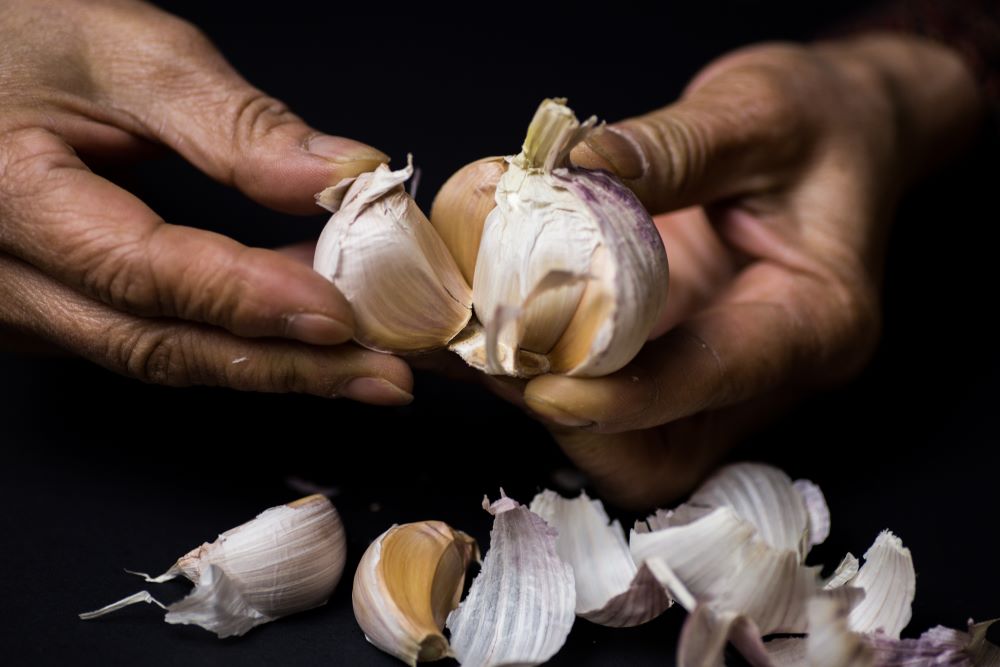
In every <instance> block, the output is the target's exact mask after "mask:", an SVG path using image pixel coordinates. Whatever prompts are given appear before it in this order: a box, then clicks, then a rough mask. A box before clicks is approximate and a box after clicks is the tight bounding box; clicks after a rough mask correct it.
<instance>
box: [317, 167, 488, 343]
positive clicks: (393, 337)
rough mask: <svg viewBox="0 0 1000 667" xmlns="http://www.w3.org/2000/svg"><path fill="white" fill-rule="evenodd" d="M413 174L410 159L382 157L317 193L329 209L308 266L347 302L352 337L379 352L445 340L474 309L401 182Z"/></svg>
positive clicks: (438, 240)
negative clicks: (402, 163)
mask: <svg viewBox="0 0 1000 667" xmlns="http://www.w3.org/2000/svg"><path fill="white" fill-rule="evenodd" d="M412 174H413V164H412V160H410V161H409V164H407V166H406V167H405V168H403V169H399V170H397V171H391V170H390V169H389V167H388V166H386V165H384V164H382V165H379V166H378V168H377V169H376V170H375V171H374V172H369V173H364V174H361V175H360V176H357V177H355V178H349V179H345V180H343V181H341V182H340V183H338V184H337V185H335V186H333V187H330V188H327V189H326V190H324V191H323V192H321V193H319V194H318V195H316V201H317V203H318V204H319V205H320V206H322V207H323V208H325V209H327V210H328V211H330V212H332V213H333V216H332V217H331V218H330V221H329V222H328V223H327V225H326V227H324V229H323V232H322V234H321V235H320V238H319V241H318V243H317V245H316V254H315V256H314V259H313V268H314V269H315V270H316V271H317V272H319V273H320V274H322V275H323V276H324V277H326V278H327V279H329V280H331V281H332V282H333V284H334V285H336V286H337V289H339V290H340V291H341V293H343V295H344V296H345V297H347V300H348V301H349V302H350V303H351V306H352V308H353V310H354V321H355V340H356V341H357V342H358V343H360V344H361V345H364V346H365V347H367V348H370V349H373V350H377V351H380V352H395V353H410V352H421V351H424V350H433V349H436V348H440V347H443V346H445V345H446V344H447V343H448V342H449V341H450V340H451V339H452V338H454V337H455V335H456V334H457V333H458V332H459V331H461V330H462V329H463V328H464V327H465V325H466V324H467V323H468V321H469V319H470V317H471V316H472V310H471V308H472V295H471V290H470V289H469V285H468V283H467V282H466V280H465V278H463V277H462V273H461V271H459V268H458V266H457V265H456V264H455V260H454V259H452V256H451V254H450V253H449V252H448V249H447V248H446V247H445V245H444V243H443V242H442V241H441V238H440V237H439V236H438V233H437V232H436V231H435V230H434V228H433V227H432V226H431V224H430V222H429V221H428V220H427V218H426V217H425V216H424V214H423V213H422V212H421V211H420V209H419V208H418V207H417V205H416V203H415V202H414V201H413V198H412V197H411V196H410V195H409V194H408V193H407V192H406V191H405V190H404V188H403V183H404V182H405V181H406V180H407V179H408V178H410V176H412Z"/></svg>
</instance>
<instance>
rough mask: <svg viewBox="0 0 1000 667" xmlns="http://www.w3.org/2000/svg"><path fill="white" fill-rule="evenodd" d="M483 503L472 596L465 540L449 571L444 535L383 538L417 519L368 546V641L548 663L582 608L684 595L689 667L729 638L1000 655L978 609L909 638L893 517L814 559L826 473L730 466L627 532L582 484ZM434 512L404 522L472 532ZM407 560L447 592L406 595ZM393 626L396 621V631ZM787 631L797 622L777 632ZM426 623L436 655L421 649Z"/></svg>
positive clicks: (848, 650)
mask: <svg viewBox="0 0 1000 667" xmlns="http://www.w3.org/2000/svg"><path fill="white" fill-rule="evenodd" d="M483 505H484V508H486V509H487V510H488V511H489V512H491V513H492V514H493V515H494V517H495V518H494V526H493V531H492V533H491V544H490V549H489V551H488V552H487V553H486V558H485V560H484V562H483V567H482V571H481V572H480V574H479V575H478V576H477V577H476V579H475V580H474V581H473V583H472V587H471V589H470V591H469V594H468V596H467V597H466V599H465V600H464V601H463V602H461V603H460V602H459V600H458V596H457V595H454V594H455V593H456V592H460V591H461V589H462V585H463V583H464V577H465V567H464V566H465V565H468V563H469V561H470V558H469V557H468V553H471V552H469V551H468V549H470V547H464V548H465V549H466V551H465V553H466V556H465V557H464V558H457V557H453V558H452V563H453V565H452V566H451V567H449V568H446V574H445V575H444V576H443V577H442V576H441V575H439V574H437V571H438V568H437V563H438V560H436V559H437V558H439V555H438V553H439V552H440V549H430V550H427V549H424V550H420V549H418V550H415V551H410V552H409V553H410V555H411V556H413V557H416V558H420V557H419V556H417V555H416V554H417V553H420V552H426V553H427V554H428V556H427V558H428V560H427V562H418V563H414V562H413V560H412V559H410V560H409V561H407V560H405V559H404V558H403V557H402V555H401V553H400V554H397V555H396V556H390V555H388V553H387V552H386V550H384V546H385V538H386V537H387V536H389V535H391V534H392V531H393V530H400V529H405V528H407V526H401V527H394V528H393V529H390V531H388V532H387V533H386V534H384V535H383V536H381V537H380V538H379V539H378V540H376V541H375V542H374V543H373V544H372V546H371V547H369V550H368V552H367V553H366V554H365V557H364V559H363V560H362V563H363V564H365V563H368V564H371V563H378V564H379V566H380V567H381V568H382V571H381V573H379V572H376V571H375V570H374V569H373V568H371V567H368V568H359V570H358V574H357V575H356V577H355V584H354V585H355V613H356V616H357V619H358V622H359V624H360V625H361V627H362V629H363V630H364V632H365V634H366V636H367V637H368V639H369V641H371V642H372V643H373V644H375V645H376V646H378V647H379V648H381V649H382V650H384V651H387V652H389V653H391V654H393V655H396V656H397V657H399V658H400V659H402V660H403V661H404V662H406V663H407V664H410V665H414V664H416V662H418V661H422V660H425V659H437V658H440V657H445V656H450V657H455V658H456V659H457V660H458V661H459V662H460V663H461V664H463V665H474V666H476V667H493V666H497V667H498V666H500V665H511V664H517V665H537V664H541V663H543V662H545V661H546V660H548V659H549V658H551V657H552V656H553V655H554V654H555V653H556V652H557V651H558V650H559V648H560V647H561V646H562V645H563V643H564V642H565V640H566V638H567V636H568V635H569V632H570V629H571V626H572V622H573V616H574V614H575V615H578V616H581V617H583V618H585V619H587V620H590V621H591V622H594V623H599V624H602V625H607V626H613V627H623V626H630V625H637V624H640V623H645V622H647V621H649V620H652V619H653V618H655V617H657V616H658V615H659V614H661V613H662V612H663V611H664V610H666V609H667V608H668V607H669V606H670V605H671V604H672V603H673V602H676V603H677V604H678V605H680V606H682V607H684V608H685V609H686V610H687V611H688V612H689V615H688V617H687V619H686V621H685V623H684V627H683V630H682V632H681V638H680V643H679V646H678V652H677V664H678V665H679V666H680V667H720V666H721V665H723V664H724V663H723V653H724V650H725V647H726V645H727V644H728V643H732V644H733V645H734V646H735V647H736V648H737V649H738V650H739V651H740V652H741V653H742V654H743V655H744V657H745V658H746V659H747V660H748V661H749V662H750V663H751V664H753V665H755V666H756V667H793V666H794V667H889V666H893V667H897V666H898V667H922V666H928V667H929V666H930V665H944V664H947V665H961V666H963V667H1000V649H998V648H997V647H996V646H994V645H992V644H990V643H989V642H988V641H986V631H987V629H988V628H989V627H990V625H991V624H992V623H993V621H988V622H985V623H979V624H973V623H972V622H971V621H970V626H969V629H968V632H962V631H957V630H951V629H948V628H943V627H940V626H939V627H936V628H933V629H931V630H929V631H927V632H925V633H924V634H923V635H921V636H920V637H919V638H917V639H901V638H900V633H901V631H902V630H903V629H904V627H905V626H906V625H907V623H908V622H909V620H910V607H911V604H912V602H913V598H914V594H915V581H916V580H915V572H914V568H913V561H912V558H911V555H910V552H909V550H908V549H906V548H905V547H904V546H903V544H902V542H901V541H900V540H899V538H897V537H896V536H894V535H893V534H892V533H890V532H889V531H883V532H882V533H880V534H879V535H878V537H877V538H876V540H875V542H874V544H873V545H872V546H871V548H869V549H868V551H867V552H866V553H865V555H864V563H863V564H861V563H860V562H859V561H858V559H856V558H854V556H852V555H851V554H847V555H846V556H845V557H844V559H843V560H842V561H841V563H840V565H839V566H838V567H837V568H836V570H835V571H834V573H833V574H832V575H831V576H830V577H828V578H826V579H822V578H821V577H820V568H819V567H818V566H809V565H806V564H805V560H806V557H807V556H808V554H809V551H810V550H811V548H812V547H813V546H815V545H816V544H819V543H821V542H823V541H824V540H825V539H826V537H827V535H828V534H829V529H830V514H829V510H828V508H827V505H826V502H825V500H824V498H823V494H822V492H821V491H820V489H819V488H818V487H817V486H816V485H815V484H812V483H811V482H809V481H806V480H799V481H796V482H792V480H791V479H789V478H788V476H787V475H785V474H784V473H783V472H782V471H780V470H778V469H776V468H773V467H771V466H767V465H762V464H753V463H742V464H734V465H730V466H727V467H725V468H723V469H721V470H720V471H718V472H717V473H716V474H715V475H714V476H713V477H711V478H710V479H709V480H707V481H706V482H705V483H704V484H703V485H702V486H701V487H700V488H699V489H698V490H697V491H696V492H695V493H694V494H693V495H692V497H691V498H690V500H689V501H688V502H686V503H684V504H682V505H680V506H678V507H676V508H674V509H672V510H660V511H658V512H656V513H655V514H653V515H651V516H649V517H647V518H646V520H644V521H639V522H636V525H635V527H634V528H633V530H632V531H631V535H630V537H629V539H628V541H626V540H625V537H624V531H623V530H622V527H621V525H620V524H619V523H618V522H617V521H613V522H612V521H609V518H608V516H607V514H606V512H605V511H604V508H603V506H602V505H601V503H600V501H597V500H591V499H590V498H588V497H587V496H586V494H582V495H581V496H580V497H578V498H575V499H566V498H562V497H560V496H559V495H558V494H556V493H554V492H552V491H543V492H542V493H539V494H538V495H537V496H536V497H535V498H534V499H533V501H532V502H531V505H530V508H528V507H524V506H523V505H519V504H518V503H517V502H515V501H514V500H512V499H510V498H508V497H506V496H504V495H503V492H502V491H501V498H500V499H499V500H497V501H496V502H494V503H490V502H489V501H488V500H484V504H483ZM425 524H427V525H428V526H429V525H430V524H435V525H436V526H439V527H435V528H433V529H429V528H422V527H421V526H422V525H423V524H408V526H410V527H411V528H409V530H412V531H414V532H415V533H419V534H426V535H429V536H430V539H431V541H438V542H440V543H441V544H445V545H454V544H455V540H456V539H457V538H456V536H462V538H461V539H462V540H466V539H468V538H467V536H464V534H463V533H460V532H458V531H455V530H454V529H452V528H450V527H447V526H445V524H440V523H439V522H425ZM440 526H444V527H445V528H446V530H442V529H441V528H440ZM439 536H443V537H439ZM466 544H467V543H466ZM407 568H413V570H412V571H414V572H416V573H424V574H422V575H420V580H419V581H415V582H410V584H409V585H408V590H409V591H410V592H411V593H412V592H413V591H420V590H423V591H431V590H436V591H438V596H437V598H435V599H433V600H432V599H431V598H427V597H425V598H424V599H420V600H414V599H413V598H412V597H410V598H407V599H406V600H405V604H401V599H400V598H399V595H400V593H399V592H398V587H397V592H396V593H393V592H391V591H390V589H391V588H392V587H391V586H390V585H388V584H387V582H386V578H388V577H391V576H398V575H399V573H400V572H404V571H406V570H407ZM390 573H396V574H395V575H392V574H390ZM427 573H434V574H433V576H428V574H427ZM359 591H360V592H359ZM359 600H360V601H361V602H360V604H359ZM406 607H409V608H416V609H423V610H427V609H433V610H434V613H433V618H434V621H433V623H432V624H428V623H427V619H428V618H430V615H429V614H428V613H427V612H426V611H425V612H422V613H423V616H422V618H421V619H418V618H416V616H410V615H409V613H408V612H407V611H406ZM449 610H451V611H450V613H448V612H449ZM445 617H446V618H445ZM390 627H391V628H396V629H397V631H396V633H395V634H393V633H387V632H385V629H386V628H390ZM445 627H447V628H448V630H449V631H450V633H451V640H450V643H449V642H448V640H446V639H445V638H444V628H445ZM776 634H781V635H796V636H791V637H788V636H785V637H782V638H778V639H769V640H768V639H766V638H767V637H768V636H769V635H776ZM427 637H432V638H433V641H432V642H431V644H432V645H433V647H434V651H433V653H432V654H424V653H422V652H421V650H420V647H421V646H423V645H424V642H425V641H426V638H427Z"/></svg>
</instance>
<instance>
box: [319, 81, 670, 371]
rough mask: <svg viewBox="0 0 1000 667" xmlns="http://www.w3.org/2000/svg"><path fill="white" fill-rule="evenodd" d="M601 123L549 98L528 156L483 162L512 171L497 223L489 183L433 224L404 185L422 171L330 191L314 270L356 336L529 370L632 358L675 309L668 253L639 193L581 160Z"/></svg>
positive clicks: (390, 346) (499, 190)
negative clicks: (343, 303) (574, 162)
mask: <svg viewBox="0 0 1000 667" xmlns="http://www.w3.org/2000/svg"><path fill="white" fill-rule="evenodd" d="M595 124H596V119H595V118H593V117H592V118H590V119H588V120H587V121H586V122H584V123H582V124H581V123H580V122H579V121H578V120H577V118H576V116H575V115H574V114H573V112H572V111H571V110H570V109H569V108H568V107H566V105H565V100H545V101H544V102H542V104H541V106H540V107H539V108H538V111H537V112H536V113H535V116H534V118H533V119H532V121H531V124H530V126H529V128H528V133H527V138H526V139H525V142H524V146H523V150H522V151H521V153H519V154H518V155H515V156H511V157H509V158H507V159H506V160H505V161H503V162H497V161H495V160H491V161H485V162H483V161H481V162H479V163H474V165H471V166H472V167H474V168H475V170H476V173H477V174H478V173H483V174H484V175H485V174H488V176H489V177H490V178H495V177H496V176H497V175H498V171H499V172H502V175H500V176H499V183H498V184H497V185H496V188H495V192H494V193H493V201H494V204H495V205H494V206H493V208H492V210H490V211H489V213H488V215H486V218H485V222H481V220H479V219H477V216H479V215H482V213H483V210H482V209H483V206H482V205H481V203H479V202H480V201H481V200H482V191H481V190H482V188H480V187H479V186H478V185H477V184H475V183H468V184H464V185H465V186H466V187H467V195H468V197H469V198H470V199H469V203H468V204H467V205H465V204H463V203H462V202H452V203H451V204H450V205H449V206H447V207H440V210H444V209H447V210H448V213H449V214H447V215H445V214H439V215H436V216H435V217H434V219H433V220H432V221H430V222H429V221H428V220H427V218H426V217H425V216H424V214H423V213H422V212H421V211H420V209H419V208H417V206H416V204H415V203H414V202H413V200H412V198H411V197H410V196H409V195H408V194H407V193H406V192H405V190H404V189H403V183H404V182H405V181H406V179H407V178H409V177H410V175H411V174H412V165H408V166H407V167H406V168H404V169H401V170H398V171H390V170H389V168H388V167H387V166H386V165H380V166H379V167H378V169H377V170H376V171H375V172H373V173H369V174H362V175H361V176H358V177H356V178H352V179H347V180H345V181H342V182H341V183H338V184H337V185H335V186H333V187H331V188H327V189H326V190H324V191H323V192H321V193H320V194H318V195H317V201H318V203H319V204H320V205H321V206H323V207H324V208H326V209H328V210H329V211H331V212H332V213H333V216H332V217H331V218H330V221H329V222H328V223H327V226H326V227H325V228H324V230H323V233H322V235H321V236H320V239H319V242H318V244H317V247H316V254H315V258H314V262H313V266H314V268H315V269H316V271H318V272H319V273H320V274H322V275H323V276H325V277H326V278H328V279H329V280H331V281H332V282H333V283H334V284H335V285H336V286H337V288H338V289H340V291H341V292H342V293H343V294H344V295H345V296H346V297H347V299H348V301H350V303H351V305H352V307H353V308H354V313H355V320H356V338H355V339H356V341H357V342H358V343H360V344H361V345H364V346H365V347H369V348H371V349H374V350H378V351H382V352H393V353H399V354H407V353H414V352H422V351H427V350H432V349H437V348H442V347H446V346H447V347H448V348H449V349H451V350H452V351H453V352H455V353H457V354H459V355H460V356H461V357H462V358H463V359H465V361H466V362H467V363H469V364H470V365H471V366H473V367H476V368H478V369H480V370H484V371H486V372H488V373H490V374H505V375H511V376H517V377H531V376H534V375H539V374H542V373H547V372H552V373H562V374H567V375H573V376H581V377H595V376H601V375H606V374H608V373H612V372H614V371H616V370H618V369H620V368H621V367H623V366H624V365H625V364H627V363H628V362H629V361H631V360H632V358H633V357H634V356H635V355H636V354H637V353H638V351H639V349H640V348H641V347H642V345H643V344H644V343H645V341H646V339H647V337H648V336H649V333H650V331H651V330H652V329H653V326H654V325H655V324H656V321H657V320H658V319H659V317H660V315H661V313H662V311H663V308H664V305H665V303H666V297H667V279H668V269H667V256H666V252H665V251H664V248H663V243H662V241H661V239H660V236H659V234H658V233H657V231H656V228H655V226H654V225H653V221H652V219H651V218H650V216H649V213H648V212H647V211H646V210H645V209H644V208H643V206H642V205H641V204H640V203H639V201H638V199H636V197H635V195H634V194H632V192H631V191H630V190H629V189H628V188H626V187H625V186H624V185H623V184H622V183H621V182H620V181H618V180H617V179H616V178H615V177H614V176H612V175H610V174H608V173H606V172H600V171H590V170H586V169H579V168H575V167H572V166H571V165H570V163H569V153H570V151H571V150H572V148H573V147H574V146H575V145H576V144H578V143H579V142H581V141H583V140H584V139H585V138H586V137H587V135H588V134H589V133H590V132H592V131H593V130H594V126H595ZM484 187H485V186H484ZM489 187H492V186H489ZM439 197H440V195H439ZM435 209H436V210H438V209H439V207H438V206H437V203H436V204H435ZM459 211H460V214H456V212H459ZM431 223H433V224H431ZM473 257H474V258H475V260H474V261H472V259H471V258H473ZM456 260H457V261H456ZM470 276H471V278H472V280H471V288H470V286H469V278H470ZM473 310H474V312H475V316H476V317H475V318H472V315H473Z"/></svg>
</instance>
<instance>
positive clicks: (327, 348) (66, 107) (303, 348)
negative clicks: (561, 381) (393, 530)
mask: <svg viewBox="0 0 1000 667" xmlns="http://www.w3.org/2000/svg"><path fill="white" fill-rule="evenodd" d="M150 143H158V144H164V145H166V146H168V147H170V148H172V149H173V150H176V151H177V152H178V153H180V154H181V155H182V156H184V157H185V158H186V159H187V160H189V161H190V162H191V163H192V164H194V165H195V166H196V167H197V168H199V169H201V170H202V171H204V172H205V173H207V174H208V175H210V176H212V177H213V178H215V179H216V180H218V181H220V182H222V183H225V184H227V185H231V186H234V187H236V188H238V189H239V190H240V191H242V192H243V193H244V194H246V195H247V196H249V197H251V198H252V199H254V200H256V201H257V202H259V203H261V204H264V205H266V206H269V207H272V208H275V209H278V210H280V211H284V212H288V213H296V214H306V213H315V212H317V209H316V208H315V204H314V201H313V194H314V193H316V192H319V191H320V190H322V189H323V188H325V187H326V186H328V185H330V184H333V183H336V182H337V181H339V180H340V179H342V178H345V177H349V176H354V175H357V174H359V173H362V172H365V171H370V170H372V169H374V168H375V166H377V165H378V164H379V163H380V162H384V161H385V160H387V158H386V156H385V155H383V154H382V153H381V152H379V151H377V150H375V149H374V148H371V147H369V146H366V145H364V144H361V143H358V142H356V141H352V140H350V139H345V138H342V137H333V136H328V135H324V134H321V133H320V132H318V131H316V130H314V129H312V128H310V127H309V126H307V125H306V124H305V123H303V122H302V121H301V120H300V119H299V118H298V117H296V116H295V115H294V114H292V112H291V111H289V110H288V108H287V107H285V106H284V105H283V104H282V103H281V102H279V101H278V100H275V99H273V98H271V97H269V96H267V95H266V94H264V93H263V92H261V91H260V90H257V89H256V88H253V87H252V86H250V84H248V83H247V82H246V81H245V80H243V79H242V78H241V77H240V76H239V74H237V73H236V72H235V71H234V70H233V69H232V67H231V66H230V65H229V64H228V63H227V62H226V61H225V59H224V58H223V57H222V55H221V54H219V53H218V51H216V49H215V48H214V47H213V46H212V44H211V43H210V42H209V40H208V39H207V38H206V37H205V36H204V35H203V34H201V33H200V32H199V31H198V30H197V29H196V28H194V27H193V26H191V25H190V24H188V23H186V22H184V21H182V20H180V19H178V18H176V17H174V16H171V15H169V14H166V13H164V12H162V11H160V10H158V9H156V8H154V7H152V6H150V5H146V4H143V3H140V2H136V1H129V0H120V1H115V0H100V1H98V0H45V1H41V0H30V1H29V0H11V1H8V2H5V3H3V6H2V8H0V330H3V329H4V328H7V329H13V330H15V331H17V332H19V333H28V334H33V335H36V336H40V337H44V338H46V339H48V340H50V341H52V342H55V343H57V344H58V345H61V346H63V347H65V348H67V349H69V350H70V351H72V352H75V353H78V354H80V355H82V356H84V357H86V358H88V359H90V360H92V361H95V362H97V363H99V364H101V365H103V366H106V367H108V368H111V369H113V370H115V371H118V372H120V373H124V374H126V375H130V376H133V377H138V378H140V379H143V380H146V381H150V382H156V383H160V384H167V385H189V384H209V385H224V386H228V387H233V388H236V389H247V390H257V391H298V392H306V393H312V394H317V395H321V396H334V395H338V396H345V397H348V398H353V399H357V400H363V401H368V402H372V403H384V404H399V403H405V402H408V401H409V400H410V398H411V397H410V395H409V393H408V392H409V389H410V387H411V386H412V377H411V374H410V370H409V368H408V367H407V366H406V364H405V363H404V362H403V361H401V360H400V359H397V358H394V357H390V356H387V355H381V354H377V353H374V352H369V351H366V350H361V349H359V348H357V347H355V346H353V345H338V344H339V343H344V342H346V341H349V340H350V339H351V337H352V335H353V319H352V315H351V310H350V306H349V305H348V303H347V302H346V300H345V299H344V297H343V296H342V295H340V293H338V292H337V291H336V289H335V288H334V287H333V286H332V285H331V284H330V283H329V282H328V281H327V280H325V279H324V278H323V277H321V276H320V275H319V274H317V273H315V272H314V271H312V269H311V268H310V267H309V266H308V265H305V264H303V263H302V262H300V261H296V259H294V258H293V257H291V256H288V255H285V254H281V253H278V252H274V251H268V250H261V249H255V248H248V247H245V246H242V245H240V244H239V243H237V242H235V241H233V240H232V239H229V238H226V237H224V236H221V235H219V234H214V233H211V232H207V231H203V230H199V229H194V228H191V227H183V226H179V225H172V224H167V223H165V222H164V221H163V220H162V219H161V218H159V217H158V216H157V215H156V213H154V212H153V211H152V210H150V209H149V208H148V207H147V206H146V205H145V204H143V203H142V202H141V201H139V200H138V199H137V198H135V197H134V196H132V195H131V194H129V193H128V192H126V191H125V190H123V189H121V188H119V187H118V186H116V185H114V184H113V183H111V182H110V181H107V180H105V179H104V178H101V177H100V176H97V175H96V174H94V173H93V172H91V171H90V170H89V169H88V168H87V166H86V163H85V161H86V160H89V159H91V158H98V159H103V160H107V159H115V158H121V157H127V156H135V155H137V154H140V153H141V152H143V149H144V148H146V147H148V146H149V144H150ZM194 222H195V223H196V222H197V221H194ZM280 339H284V340H280ZM321 346H322V347H321Z"/></svg>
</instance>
